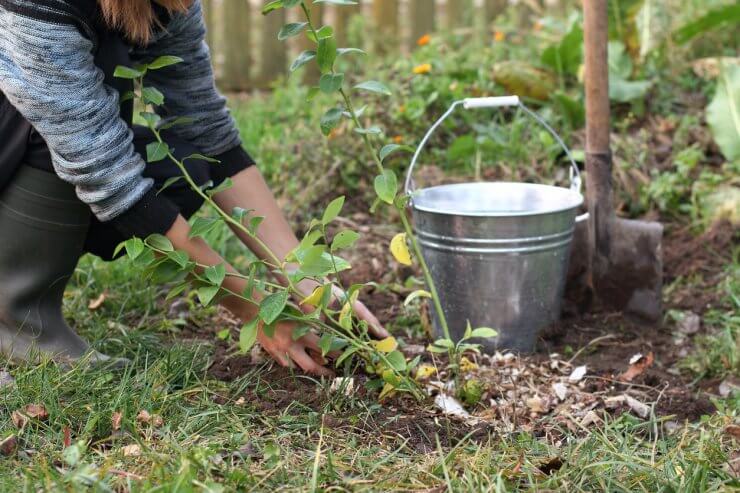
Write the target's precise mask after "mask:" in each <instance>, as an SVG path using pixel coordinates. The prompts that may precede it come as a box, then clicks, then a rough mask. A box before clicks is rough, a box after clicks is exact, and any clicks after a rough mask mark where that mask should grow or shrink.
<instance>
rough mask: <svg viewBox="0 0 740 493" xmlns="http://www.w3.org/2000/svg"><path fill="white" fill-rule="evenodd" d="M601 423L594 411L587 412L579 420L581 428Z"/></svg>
mask: <svg viewBox="0 0 740 493" xmlns="http://www.w3.org/2000/svg"><path fill="white" fill-rule="evenodd" d="M599 423H601V418H600V417H599V415H598V414H596V413H595V412H594V411H589V412H587V413H586V415H585V416H584V417H583V419H582V420H581V426H584V427H586V426H589V425H594V424H599Z"/></svg>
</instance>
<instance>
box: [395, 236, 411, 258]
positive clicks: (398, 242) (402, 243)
mask: <svg viewBox="0 0 740 493" xmlns="http://www.w3.org/2000/svg"><path fill="white" fill-rule="evenodd" d="M391 253H392V254H393V257H394V258H395V259H396V260H397V261H398V263H399V264H403V265H411V254H410V253H409V247H408V246H407V245H406V233H398V234H397V235H396V236H394V237H393V239H392V240H391Z"/></svg>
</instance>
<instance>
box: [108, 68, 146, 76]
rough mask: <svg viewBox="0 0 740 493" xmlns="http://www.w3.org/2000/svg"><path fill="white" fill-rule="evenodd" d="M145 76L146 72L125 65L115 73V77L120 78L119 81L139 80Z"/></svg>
mask: <svg viewBox="0 0 740 493" xmlns="http://www.w3.org/2000/svg"><path fill="white" fill-rule="evenodd" d="M143 76H144V72H142V71H140V70H136V69H135V68H131V67H126V66H124V65H119V66H117V67H116V69H115V70H114V71H113V77H118V78H119V79H138V78H139V77H143Z"/></svg>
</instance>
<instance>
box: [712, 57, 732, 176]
mask: <svg viewBox="0 0 740 493" xmlns="http://www.w3.org/2000/svg"><path fill="white" fill-rule="evenodd" d="M706 119H707V123H708V124H709V128H710V129H711V131H712V137H714V141H715V142H717V146H719V149H720V151H722V154H723V155H724V156H725V158H726V159H727V160H728V161H735V160H737V159H740V65H724V64H723V66H722V67H721V71H720V74H719V79H718V81H717V90H716V92H715V93H714V97H713V98H712V101H711V102H710V103H709V106H707V115H706Z"/></svg>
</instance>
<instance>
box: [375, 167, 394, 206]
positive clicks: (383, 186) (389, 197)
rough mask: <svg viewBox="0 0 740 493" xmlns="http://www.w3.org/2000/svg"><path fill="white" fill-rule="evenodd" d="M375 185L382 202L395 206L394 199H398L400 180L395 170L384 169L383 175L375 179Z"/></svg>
mask: <svg viewBox="0 0 740 493" xmlns="http://www.w3.org/2000/svg"><path fill="white" fill-rule="evenodd" d="M373 185H374V186H375V193H376V194H377V195H378V197H379V198H380V200H382V201H383V202H385V203H387V204H391V205H393V199H394V198H396V193H397V192H398V180H397V179H396V174H395V173H394V172H393V170H390V169H384V170H383V174H382V175H378V176H376V177H375V182H374V183H373Z"/></svg>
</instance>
